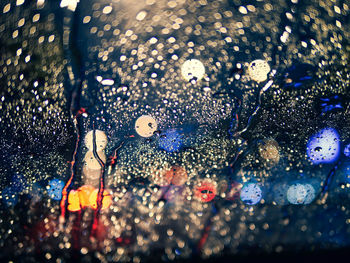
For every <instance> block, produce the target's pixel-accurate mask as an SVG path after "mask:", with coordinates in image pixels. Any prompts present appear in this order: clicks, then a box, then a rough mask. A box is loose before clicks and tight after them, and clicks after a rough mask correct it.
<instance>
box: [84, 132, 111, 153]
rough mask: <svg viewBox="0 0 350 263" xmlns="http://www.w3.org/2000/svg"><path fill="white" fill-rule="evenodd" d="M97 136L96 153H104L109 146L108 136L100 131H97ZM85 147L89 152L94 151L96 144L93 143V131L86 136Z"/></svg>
mask: <svg viewBox="0 0 350 263" xmlns="http://www.w3.org/2000/svg"><path fill="white" fill-rule="evenodd" d="M95 135H96V151H97V152H99V151H102V150H104V148H106V146H107V142H108V139H107V135H106V134H105V133H104V132H103V131H100V130H95ZM84 142H85V146H86V147H87V148H88V149H89V151H93V149H94V143H93V131H89V132H88V133H87V134H86V136H85V140H84Z"/></svg>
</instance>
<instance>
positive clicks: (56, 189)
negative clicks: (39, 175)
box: [47, 179, 64, 201]
mask: <svg viewBox="0 0 350 263" xmlns="http://www.w3.org/2000/svg"><path fill="white" fill-rule="evenodd" d="M63 187H64V182H63V181H62V180H59V179H52V180H50V182H49V184H48V186H47V188H48V189H47V194H48V195H49V197H50V198H51V199H53V200H56V201H58V200H61V198H62V190H63Z"/></svg>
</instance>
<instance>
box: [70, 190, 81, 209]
mask: <svg viewBox="0 0 350 263" xmlns="http://www.w3.org/2000/svg"><path fill="white" fill-rule="evenodd" d="M80 209H81V207H80V201H79V194H78V191H76V190H72V191H70V192H69V195H68V210H69V211H71V212H77V211H80Z"/></svg>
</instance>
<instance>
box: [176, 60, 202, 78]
mask: <svg viewBox="0 0 350 263" xmlns="http://www.w3.org/2000/svg"><path fill="white" fill-rule="evenodd" d="M181 74H182V77H183V78H184V79H185V80H187V81H191V80H201V79H202V78H203V77H204V74H205V67H204V65H203V63H202V62H201V61H199V60H198V59H189V60H186V61H185V63H183V64H182V66H181Z"/></svg>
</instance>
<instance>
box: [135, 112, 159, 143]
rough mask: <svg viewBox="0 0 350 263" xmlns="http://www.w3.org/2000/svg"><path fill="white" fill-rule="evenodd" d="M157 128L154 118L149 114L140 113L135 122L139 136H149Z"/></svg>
mask: <svg viewBox="0 0 350 263" xmlns="http://www.w3.org/2000/svg"><path fill="white" fill-rule="evenodd" d="M157 128H158V125H157V122H156V120H155V119H154V118H153V117H152V116H149V115H142V116H141V117H139V118H138V119H137V120H136V122H135V130H136V132H137V134H138V135H140V136H141V137H145V138H148V137H151V136H152V135H153V134H154V132H155V131H156V130H157Z"/></svg>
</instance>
